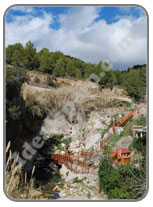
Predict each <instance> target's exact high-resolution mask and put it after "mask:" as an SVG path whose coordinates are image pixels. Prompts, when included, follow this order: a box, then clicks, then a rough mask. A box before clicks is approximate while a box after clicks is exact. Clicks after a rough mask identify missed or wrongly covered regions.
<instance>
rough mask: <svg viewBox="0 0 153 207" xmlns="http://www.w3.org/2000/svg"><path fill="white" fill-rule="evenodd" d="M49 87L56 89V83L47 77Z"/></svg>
mask: <svg viewBox="0 0 153 207" xmlns="http://www.w3.org/2000/svg"><path fill="white" fill-rule="evenodd" d="M47 85H48V86H51V87H55V88H56V83H54V82H53V80H52V79H51V77H50V76H48V77H47Z"/></svg>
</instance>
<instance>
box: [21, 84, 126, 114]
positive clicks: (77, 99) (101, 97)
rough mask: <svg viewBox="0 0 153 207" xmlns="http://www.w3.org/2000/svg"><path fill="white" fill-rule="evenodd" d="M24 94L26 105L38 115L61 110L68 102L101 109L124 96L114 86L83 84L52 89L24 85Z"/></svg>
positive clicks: (85, 107) (86, 107)
mask: <svg viewBox="0 0 153 207" xmlns="http://www.w3.org/2000/svg"><path fill="white" fill-rule="evenodd" d="M22 94H23V98H24V100H25V103H26V106H27V107H30V108H31V109H32V111H33V113H36V114H37V115H40V116H41V114H42V111H45V112H46V113H47V112H48V111H50V110H53V111H59V110H61V109H62V107H63V106H64V105H65V104H66V103H71V104H72V105H74V106H75V107H77V108H79V107H80V108H81V107H82V108H84V109H87V110H88V109H90V108H94V109H95V110H98V109H101V108H103V107H104V106H106V105H107V104H109V103H110V102H112V100H115V99H117V98H118V97H123V94H124V91H123V89H120V88H117V87H114V89H113V90H112V91H111V90H110V89H103V90H102V91H100V90H92V89H89V88H85V87H83V86H61V87H59V88H53V89H51V90H48V91H46V90H43V89H42V90H38V89H36V88H33V87H31V86H30V85H27V84H25V85H23V87H22Z"/></svg>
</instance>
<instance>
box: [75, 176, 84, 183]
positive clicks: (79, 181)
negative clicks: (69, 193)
mask: <svg viewBox="0 0 153 207" xmlns="http://www.w3.org/2000/svg"><path fill="white" fill-rule="evenodd" d="M86 179H87V177H84V178H82V179H79V178H78V177H75V178H74V180H73V183H83V180H86Z"/></svg>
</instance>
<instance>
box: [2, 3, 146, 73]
mask: <svg viewBox="0 0 153 207" xmlns="http://www.w3.org/2000/svg"><path fill="white" fill-rule="evenodd" d="M29 40H30V41H32V42H33V43H34V45H35V47H36V49H37V52H39V51H40V50H41V49H42V48H48V49H49V50H50V52H54V51H61V52H63V53H64V54H65V55H70V56H73V57H76V58H79V59H81V60H83V61H85V62H91V63H94V64H97V63H99V61H101V60H102V61H106V62H107V63H109V65H110V66H111V67H112V68H113V69H120V70H122V69H127V68H129V67H132V66H133V65H137V64H146V63H147V16H146V14H145V12H144V10H143V9H142V8H140V7H136V6H134V7H127V6H123V7H119V6H118V7H117V6H116V7H99V6H74V7H66V6H65V7H42V6H40V7H34V6H14V7H11V8H10V9H9V10H8V11H7V13H6V16H5V44H6V47H7V46H8V45H9V44H15V43H21V44H22V45H23V46H25V45H26V43H27V42H28V41H29Z"/></svg>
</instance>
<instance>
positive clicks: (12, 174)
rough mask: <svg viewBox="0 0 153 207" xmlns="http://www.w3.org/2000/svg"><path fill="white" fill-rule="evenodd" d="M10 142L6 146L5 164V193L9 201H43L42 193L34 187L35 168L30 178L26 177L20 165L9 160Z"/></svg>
mask: <svg viewBox="0 0 153 207" xmlns="http://www.w3.org/2000/svg"><path fill="white" fill-rule="evenodd" d="M9 148H10V142H9V143H8V145H7V148H6V153H8V154H9V155H8V159H7V164H6V168H5V176H6V180H5V181H6V182H5V192H6V193H7V195H8V196H9V197H10V198H11V199H15V200H23V199H29V200H33V199H34V200H37V199H45V198H44V197H43V196H42V192H41V190H40V189H39V188H36V186H35V180H34V178H33V174H34V171H35V166H34V167H33V169H32V172H31V176H30V177H28V176H27V173H26V172H23V170H22V168H21V165H19V164H18V165H17V163H16V161H15V160H14V161H13V162H12V160H11V150H9Z"/></svg>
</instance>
